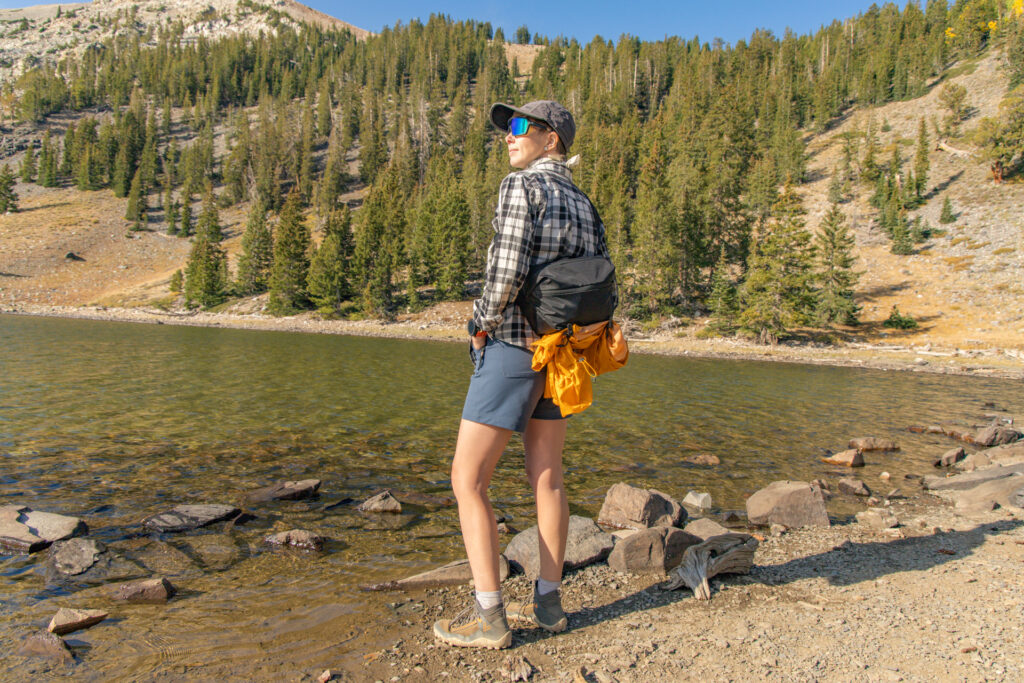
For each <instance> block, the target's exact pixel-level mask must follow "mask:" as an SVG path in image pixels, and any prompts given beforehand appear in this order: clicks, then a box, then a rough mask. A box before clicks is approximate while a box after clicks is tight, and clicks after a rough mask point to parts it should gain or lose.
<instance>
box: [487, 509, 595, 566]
mask: <svg viewBox="0 0 1024 683" xmlns="http://www.w3.org/2000/svg"><path fill="white" fill-rule="evenodd" d="M613 545H614V542H613V540H612V535H611V534H609V533H607V532H605V531H602V530H601V528H600V527H599V526H597V524H596V523H595V522H594V520H592V519H590V518H588V517H580V516H578V515H571V516H570V517H569V537H568V540H567V542H566V547H565V563H564V568H565V569H578V568H579V567H586V566H587V565H589V564H594V563H595V562H600V561H601V560H603V559H605V558H606V557H608V553H610V552H611V551H612V546H613ZM505 556H506V557H507V558H508V561H509V562H510V563H512V564H513V565H517V566H518V567H519V568H521V569H522V571H523V572H525V573H526V575H527V576H531V577H536V576H538V574H539V573H540V541H539V536H538V534H537V527H536V526H532V527H530V528H529V529H527V530H526V531H522V532H520V533H518V534H516V535H515V536H513V537H512V540H511V541H509V544H508V546H507V547H506V548H505Z"/></svg>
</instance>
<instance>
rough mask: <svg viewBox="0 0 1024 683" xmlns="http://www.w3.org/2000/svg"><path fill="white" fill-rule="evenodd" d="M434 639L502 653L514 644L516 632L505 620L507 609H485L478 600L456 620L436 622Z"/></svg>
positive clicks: (496, 606)
mask: <svg viewBox="0 0 1024 683" xmlns="http://www.w3.org/2000/svg"><path fill="white" fill-rule="evenodd" d="M434 637H435V638H437V639H438V640H440V641H442V642H444V643H448V644H449V645H457V646H458V647H486V648H488V649H491V650H500V649H502V648H506V647H508V646H509V645H511V644H512V631H510V630H509V628H508V621H507V620H506V619H505V606H504V605H495V606H494V607H491V608H489V609H481V607H480V605H479V604H478V603H477V601H476V600H474V601H473V605H472V607H468V608H466V610H464V611H463V612H462V613H461V614H459V615H458V616H457V617H455V618H454V619H442V620H440V621H436V622H434Z"/></svg>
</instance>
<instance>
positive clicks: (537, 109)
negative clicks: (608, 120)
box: [491, 100, 576, 151]
mask: <svg viewBox="0 0 1024 683" xmlns="http://www.w3.org/2000/svg"><path fill="white" fill-rule="evenodd" d="M516 114H519V115H520V116H525V117H527V118H530V119H534V120H535V121H540V122H542V123H545V124H547V125H548V127H550V128H551V130H553V131H555V132H556V133H558V139H559V140H561V141H562V146H563V147H565V149H566V151H568V150H569V148H570V147H572V141H573V140H574V139H575V138H576V121H575V120H573V118H572V114H570V113H569V110H568V109H566V108H565V107H563V106H562V105H560V104H559V103H558V102H555V101H554V100H537V101H536V102H528V103H526V104H524V105H523V106H521V107H513V106H512V105H511V104H502V103H501V102H498V103H496V104H494V105H492V106H491V123H492V124H494V127H495V128H497V129H498V130H500V131H501V132H503V133H507V132H508V120H509V119H510V118H512V117H513V116H515V115H516Z"/></svg>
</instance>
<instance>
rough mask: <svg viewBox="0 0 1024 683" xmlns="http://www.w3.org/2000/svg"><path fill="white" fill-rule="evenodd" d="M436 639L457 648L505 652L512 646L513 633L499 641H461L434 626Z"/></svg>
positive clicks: (480, 639) (485, 639) (482, 639)
mask: <svg viewBox="0 0 1024 683" xmlns="http://www.w3.org/2000/svg"><path fill="white" fill-rule="evenodd" d="M434 638H436V639H437V640H440V641H441V642H442V643H447V644H448V645H454V646H455V647H479V648H484V649H487V650H504V649H505V648H507V647H508V646H509V645H511V644H512V632H511V631H509V632H507V633H506V634H505V635H503V636H502V637H501V638H499V639H498V640H490V639H488V638H477V639H475V640H459V639H457V638H452V637H451V636H448V635H445V634H444V632H442V631H440V630H439V629H438V627H437V625H435V626H434Z"/></svg>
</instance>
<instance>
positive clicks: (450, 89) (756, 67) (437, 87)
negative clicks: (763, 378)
mask: <svg viewBox="0 0 1024 683" xmlns="http://www.w3.org/2000/svg"><path fill="white" fill-rule="evenodd" d="M239 4H240V5H246V4H247V3H246V0H242V2H240V3H239ZM249 4H251V3H249ZM261 11H266V12H270V13H272V12H273V11H274V10H271V9H266V8H263V9H262V10H261ZM113 21H123V22H125V23H126V24H127V23H129V22H132V16H131V10H130V9H128V8H126V9H125V10H124V11H123V12H122V13H121V14H119V15H118V18H117V19H114V20H113ZM523 33H525V35H522V34H523ZM514 39H515V40H516V41H517V42H527V41H530V42H532V43H534V44H535V45H537V46H538V47H537V48H536V49H537V53H536V56H535V58H534V60H533V62H532V65H530V66H529V68H528V69H527V68H521V67H520V64H519V63H518V62H517V61H516V60H515V59H511V58H509V57H508V56H507V53H506V47H505V46H506V41H509V40H510V39H507V38H506V36H504V35H503V33H502V32H501V30H500V29H499V30H494V29H492V26H491V25H490V24H488V23H481V22H475V21H453V20H450V19H449V18H447V17H445V16H440V15H434V16H432V17H431V18H430V19H429V20H428V21H426V22H425V23H421V22H418V21H414V22H410V23H408V24H399V25H396V26H394V27H391V28H389V29H386V30H384V31H383V32H381V33H380V34H377V35H370V36H368V37H366V38H361V39H357V38H356V37H355V36H354V35H353V34H352V33H350V32H348V31H344V30H342V31H336V30H327V29H324V28H319V27H317V26H314V25H311V24H305V25H303V26H302V27H301V28H299V29H293V28H290V27H289V26H286V25H284V24H281V25H280V27H279V30H277V31H276V32H274V34H273V35H271V34H261V35H259V36H257V37H252V36H242V35H238V36H231V37H223V38H218V39H216V40H206V39H204V38H199V39H195V38H189V39H185V38H184V26H183V25H182V24H181V23H180V22H177V23H167V24H165V25H161V26H158V27H150V28H149V29H148V30H147V31H146V32H145V33H144V34H141V35H138V34H136V35H130V34H118V35H117V36H116V37H114V38H111V39H110V40H107V41H106V42H105V43H103V44H95V45H93V46H91V47H90V48H88V49H87V50H85V51H84V52H83V53H82V54H81V57H80V58H75V57H63V58H61V59H60V60H59V61H56V62H51V61H48V60H46V59H43V60H40V62H39V63H38V65H37V66H35V68H33V69H31V70H29V71H27V72H25V73H24V74H22V75H21V76H20V77H19V78H18V79H17V80H16V81H15V82H13V83H8V84H6V85H5V86H4V88H5V89H6V91H7V92H6V94H8V95H10V96H12V97H13V98H14V99H15V101H16V117H17V119H18V120H19V121H22V122H38V121H42V120H44V119H45V118H46V117H48V116H51V115H53V114H56V113H58V112H77V113H79V114H80V115H79V116H77V122H76V123H74V125H71V126H69V127H67V129H66V132H64V134H63V136H61V135H50V134H47V135H46V136H45V137H43V138H42V140H41V144H40V145H39V147H38V148H35V149H30V153H29V154H26V155H25V159H24V161H23V162H22V165H21V168H20V169H11V168H7V169H5V170H4V173H3V174H2V181H0V197H2V202H3V206H4V207H8V206H11V207H14V208H16V202H17V197H16V196H12V195H13V193H12V192H11V190H10V186H12V185H13V182H14V177H15V174H19V177H20V178H21V179H22V180H23V181H31V182H35V183H38V184H39V185H42V186H45V187H55V186H60V185H65V186H67V185H71V186H75V187H77V188H78V189H79V190H81V191H94V190H97V189H100V188H109V189H110V190H112V192H113V194H114V195H116V196H118V197H126V198H127V199H128V203H127V207H128V208H127V213H126V215H125V219H126V221H128V222H129V224H130V225H131V227H132V229H136V230H161V231H165V232H167V233H168V234H171V235H177V236H179V237H181V238H182V239H189V240H191V252H190V255H189V258H188V262H187V263H186V264H183V265H182V271H181V273H180V274H178V275H177V276H176V277H175V278H172V282H171V285H172V288H175V287H176V288H177V289H178V290H180V291H181V292H182V294H183V296H184V300H185V302H186V303H187V305H188V306H192V307H205V308H209V307H213V306H217V305H219V304H221V303H222V302H224V301H227V300H229V299H231V298H233V297H243V296H252V295H257V294H261V293H264V292H269V297H268V303H267V310H268V311H270V312H271V313H274V314H277V315H288V314H292V313H295V312H298V311H301V310H305V309H318V310H320V311H322V312H323V313H324V315H344V316H373V317H384V318H387V317H389V316H392V315H394V314H395V312H396V311H401V310H415V309H416V308H418V307H422V306H425V305H427V304H428V303H431V302H436V301H439V300H445V299H452V300H460V299H466V298H468V297H470V296H473V295H474V293H475V292H476V291H477V290H478V282H479V280H480V277H481V272H482V268H483V266H484V261H485V257H486V251H487V246H488V244H489V243H490V240H491V236H492V235H493V229H492V227H491V220H492V217H493V213H494V207H495V204H496V201H497V190H498V186H499V183H500V181H501V179H502V178H503V177H504V176H505V175H506V174H507V173H508V172H509V170H510V169H509V165H508V156H507V152H506V148H505V145H504V144H503V142H502V136H501V135H500V134H499V133H498V132H497V131H495V130H494V129H493V128H492V126H491V125H490V123H489V121H488V120H487V111H488V109H489V107H490V105H491V104H492V103H494V102H510V103H515V104H522V103H525V102H528V101H530V100H536V99H556V100H558V101H560V102H562V103H563V104H564V105H565V106H566V107H567V108H568V109H569V110H570V111H571V112H573V114H574V116H575V118H576V122H577V129H578V134H577V138H576V142H575V144H574V145H573V147H572V149H571V150H570V152H569V153H570V155H575V154H578V155H580V162H579V165H578V166H577V167H576V168H575V169H574V177H575V180H576V182H577V184H578V185H579V186H580V187H581V188H582V189H583V190H584V191H585V192H586V193H587V194H588V195H589V196H590V197H591V199H592V200H593V202H594V204H595V205H596V206H597V207H598V209H599V211H600V213H601V215H602V218H603V220H604V224H605V229H606V236H607V240H608V245H609V248H610V251H611V253H612V255H613V259H614V261H615V263H616V266H617V270H618V273H619V276H618V277H619V285H620V290H621V291H620V300H621V303H620V314H621V315H624V316H629V317H630V318H634V319H639V320H648V319H656V318H658V317H660V316H667V315H693V314H695V313H697V312H710V313H711V315H712V321H713V324H712V325H711V326H709V329H711V330H713V331H714V333H715V334H735V333H742V334H745V335H747V336H751V337H754V338H757V339H760V340H761V341H764V342H774V341H776V340H777V339H778V338H780V337H781V336H784V335H786V333H787V332H788V331H790V330H792V329H794V328H795V327H800V326H811V327H828V326H830V325H836V324H839V325H848V324H855V323H856V321H857V315H858V308H857V305H856V304H855V303H854V299H853V292H854V288H855V285H856V282H857V273H856V272H854V270H853V268H852V258H851V249H852V243H853V240H852V237H851V235H850V234H849V230H848V225H847V217H846V215H845V214H844V210H843V206H844V203H845V202H846V201H847V200H848V199H849V198H850V196H851V194H852V193H853V192H855V191H858V190H860V191H866V192H868V193H869V194H870V195H871V204H872V206H873V208H874V209H875V210H876V211H877V215H876V216H874V218H875V219H876V221H877V225H878V226H879V229H881V230H884V231H885V234H886V235H887V236H888V239H890V240H891V244H892V248H891V250H892V252H893V253H894V254H906V253H910V251H911V249H912V248H913V244H914V243H915V241H920V240H921V239H923V237H925V236H927V234H928V231H929V230H932V229H933V228H932V227H931V226H928V225H926V224H922V222H921V220H920V219H915V217H914V214H913V212H914V210H915V209H916V208H917V207H919V206H921V205H923V204H924V203H925V202H928V201H941V199H938V200H937V199H935V193H933V192H932V191H931V190H932V186H933V182H932V181H931V179H930V178H929V161H928V150H929V149H930V148H931V147H932V146H934V145H935V144H936V142H937V141H940V140H949V139H955V138H956V136H958V135H961V131H960V129H959V126H960V123H961V122H962V121H963V120H964V118H965V117H966V113H965V104H964V101H965V97H966V95H967V93H964V92H958V88H957V87H955V86H950V85H943V84H942V83H941V77H942V75H943V73H944V72H945V71H946V70H947V69H948V68H949V67H950V65H951V64H953V63H954V62H955V61H956V60H958V59H962V58H965V57H969V56H973V55H977V54H980V53H982V52H984V51H989V50H998V51H1001V52H1002V53H1003V54H1004V55H1005V60H1004V65H1005V68H1006V69H1007V70H1008V72H1009V76H1010V79H1009V80H1010V89H1009V90H1008V91H1007V93H1006V94H1005V100H1004V101H1003V105H1002V107H1001V108H1000V115H999V116H998V117H993V118H990V119H985V120H984V121H982V122H981V124H980V125H979V126H978V130H977V132H976V133H974V135H975V136H976V139H975V140H973V142H974V143H975V144H976V145H977V146H978V148H979V149H981V150H982V153H983V155H984V157H985V161H986V163H988V164H989V165H990V167H991V172H992V176H993V179H994V181H996V182H1000V181H1002V180H1003V179H1005V178H1009V177H1011V176H1012V175H1014V174H1015V173H1016V172H1017V171H1018V165H1020V163H1021V156H1022V154H1024V17H1022V7H1021V0H1010V1H1009V2H1007V0H957V1H956V2H955V3H947V2H946V0H928V2H926V3H924V2H922V3H916V2H909V3H908V4H906V6H905V7H903V8H902V9H901V8H900V7H898V6H897V5H894V4H891V3H888V4H885V5H882V6H877V5H875V6H872V7H871V8H870V9H869V10H867V11H866V12H864V13H862V14H860V15H858V16H856V17H853V18H849V19H845V20H836V21H833V22H832V23H831V24H830V25H827V26H823V27H822V28H821V29H820V30H819V31H817V32H815V33H813V34H809V35H796V34H793V33H790V32H787V33H786V34H785V35H783V36H776V35H773V34H772V33H770V32H767V31H757V32H755V33H753V34H752V35H751V36H750V37H749V39H746V40H740V41H737V42H736V43H735V44H732V45H727V44H724V43H722V42H721V41H714V42H702V41H701V40H699V39H696V38H694V39H686V38H679V37H668V38H666V39H664V40H660V41H641V40H638V39H636V38H633V37H630V36H628V35H623V36H621V37H619V38H617V39H615V40H608V39H602V38H594V39H593V40H591V41H590V42H587V43H585V44H583V43H581V42H579V41H578V40H576V39H574V38H565V37H562V36H557V37H548V36H539V35H537V36H530V34H529V31H528V30H527V29H525V27H524V28H523V29H521V30H520V31H517V32H516V36H515V37H514ZM930 88H939V89H943V88H944V89H943V90H942V98H943V99H942V101H943V104H944V106H945V107H946V113H947V115H946V116H945V117H944V118H941V119H939V118H928V119H926V118H924V117H922V118H921V121H920V127H919V132H918V136H917V139H916V141H915V144H914V146H913V147H911V148H909V149H905V150H904V149H901V148H900V146H899V145H895V146H892V148H891V149H889V148H888V147H883V146H882V145H881V144H880V143H879V138H878V135H879V130H878V126H879V125H881V122H875V123H872V124H869V125H867V126H866V127H864V128H863V129H858V130H857V131H856V132H855V133H847V134H845V138H844V139H843V154H842V161H841V163H840V164H838V165H837V167H836V168H835V169H833V171H832V178H831V184H830V186H829V201H830V203H831V204H832V207H831V209H830V210H829V211H828V212H827V214H826V216H825V218H824V220H823V221H821V223H820V224H815V225H810V224H808V221H807V218H806V211H805V209H804V206H803V201H802V198H801V184H802V183H803V182H804V181H805V180H806V177H805V176H806V168H805V149H804V138H805V135H806V134H807V133H808V132H810V131H824V130H828V129H829V128H830V127H831V126H834V125H835V124H836V122H837V121H839V120H841V119H842V117H844V116H845V115H847V114H848V113H849V111H850V110H851V109H852V108H855V107H858V106H868V105H876V104H880V103H884V102H889V101H894V100H904V99H911V98H915V97H919V96H921V95H922V94H924V93H925V92H927V91H928V90H929V89H930ZM959 90H962V88H960V89H959ZM235 205H240V206H244V207H245V209H246V212H247V215H248V220H247V221H246V223H245V228H244V235H243V238H242V252H241V254H240V255H239V258H238V260H237V264H236V266H234V267H232V268H231V269H229V268H228V264H227V258H226V253H225V250H224V248H223V247H222V246H221V242H222V239H223V236H224V235H223V230H222V225H221V221H220V218H219V214H218V211H219V210H223V209H225V208H226V207H231V206H235Z"/></svg>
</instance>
